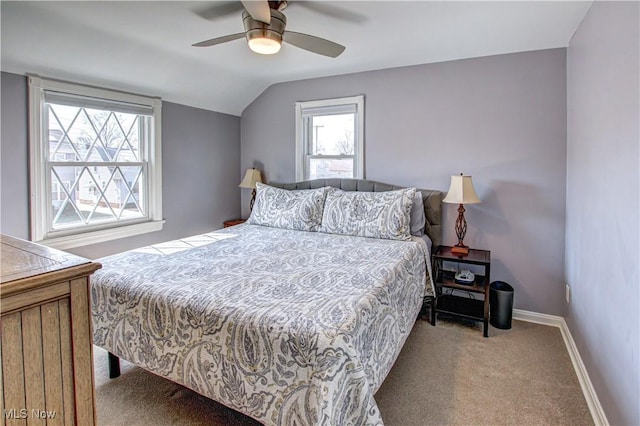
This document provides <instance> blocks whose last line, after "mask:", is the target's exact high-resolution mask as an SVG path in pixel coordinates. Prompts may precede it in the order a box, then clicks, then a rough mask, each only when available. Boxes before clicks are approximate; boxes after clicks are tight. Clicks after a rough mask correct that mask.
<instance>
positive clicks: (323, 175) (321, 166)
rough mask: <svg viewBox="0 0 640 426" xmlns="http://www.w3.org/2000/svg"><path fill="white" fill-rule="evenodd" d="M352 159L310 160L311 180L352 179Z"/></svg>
mask: <svg viewBox="0 0 640 426" xmlns="http://www.w3.org/2000/svg"><path fill="white" fill-rule="evenodd" d="M352 177H353V159H352V158H346V159H343V158H340V159H335V158H310V159H309V179H327V178H352Z"/></svg>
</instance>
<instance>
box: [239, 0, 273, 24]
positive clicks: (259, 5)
mask: <svg viewBox="0 0 640 426" xmlns="http://www.w3.org/2000/svg"><path fill="white" fill-rule="evenodd" d="M242 5H243V6H244V8H245V9H247V12H249V15H251V17H252V18H253V19H255V20H256V21H260V22H264V23H265V24H269V23H271V8H270V7H269V2H268V1H267V0H259V1H258V0H244V1H243V2H242Z"/></svg>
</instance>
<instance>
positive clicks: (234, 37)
mask: <svg viewBox="0 0 640 426" xmlns="http://www.w3.org/2000/svg"><path fill="white" fill-rule="evenodd" d="M243 37H244V33H238V34H229V35H226V36H222V37H216V38H212V39H211V40H205V41H201V42H200V43H194V44H192V45H191V46H194V47H209V46H215V45H216V44H220V43H226V42H228V41H232V40H237V39H239V38H243Z"/></svg>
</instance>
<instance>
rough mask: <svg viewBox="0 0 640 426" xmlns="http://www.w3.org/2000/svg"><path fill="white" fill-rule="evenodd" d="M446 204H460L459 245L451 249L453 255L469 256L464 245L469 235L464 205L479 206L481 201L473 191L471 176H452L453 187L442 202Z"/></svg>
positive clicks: (451, 186)
mask: <svg viewBox="0 0 640 426" xmlns="http://www.w3.org/2000/svg"><path fill="white" fill-rule="evenodd" d="M442 201H443V202H445V203H452V204H459V206H458V219H456V235H457V236H458V244H456V245H455V246H453V247H452V248H451V253H453V254H458V255H461V256H464V255H467V254H469V247H467V246H465V245H464V242H463V240H464V236H465V234H466V233H467V221H466V220H465V219H464V204H477V203H479V202H480V199H479V198H478V196H477V195H476V190H475V189H473V182H471V176H465V175H463V174H462V173H460V176H451V185H450V186H449V192H447V196H446V197H444V200H442Z"/></svg>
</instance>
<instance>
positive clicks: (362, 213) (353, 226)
mask: <svg viewBox="0 0 640 426" xmlns="http://www.w3.org/2000/svg"><path fill="white" fill-rule="evenodd" d="M415 192H416V189H415V188H405V189H399V190H396V191H386V192H357V191H342V190H340V189H336V188H329V191H328V193H327V197H326V200H325V203H324V212H323V214H322V225H321V226H320V228H319V231H320V232H327V233H331V234H343V235H357V236H360V237H370V238H382V239H388V240H410V239H411V227H410V211H411V206H412V205H413V197H414V194H415Z"/></svg>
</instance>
